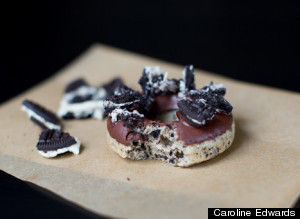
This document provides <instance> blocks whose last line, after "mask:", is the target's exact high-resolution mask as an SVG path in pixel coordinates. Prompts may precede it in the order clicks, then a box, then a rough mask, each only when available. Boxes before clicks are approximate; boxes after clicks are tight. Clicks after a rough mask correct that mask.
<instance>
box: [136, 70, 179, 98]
mask: <svg viewBox="0 0 300 219" xmlns="http://www.w3.org/2000/svg"><path fill="white" fill-rule="evenodd" d="M162 72H163V71H162V69H161V68H160V67H159V66H146V67H145V68H144V71H143V75H142V77H141V78H140V79H139V84H140V85H141V87H142V90H143V94H144V95H146V96H147V97H152V98H153V97H154V96H157V95H164V94H167V93H176V92H177V91H178V85H179V82H178V80H176V79H171V80H170V79H168V73H167V72H166V73H165V75H163V74H162Z"/></svg>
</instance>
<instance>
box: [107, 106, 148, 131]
mask: <svg viewBox="0 0 300 219" xmlns="http://www.w3.org/2000/svg"><path fill="white" fill-rule="evenodd" d="M109 116H110V117H111V121H112V123H116V122H117V121H119V120H122V121H123V122H124V126H126V127H127V128H130V129H133V128H135V127H137V126H138V125H142V123H143V121H144V115H143V114H140V113H139V112H138V111H136V110H133V111H132V112H130V111H128V110H127V109H120V108H117V109H114V110H113V111H112V112H111V113H110V114H109Z"/></svg>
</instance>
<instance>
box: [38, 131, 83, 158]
mask: <svg viewBox="0 0 300 219" xmlns="http://www.w3.org/2000/svg"><path fill="white" fill-rule="evenodd" d="M80 143H81V142H80V141H79V140H78V138H77V137H72V136H70V135H69V134H68V133H64V132H62V131H61V130H50V129H45V130H43V132H42V133H41V134H40V137H39V141H38V143H37V145H36V147H37V149H38V152H39V153H40V154H41V155H42V156H44V157H56V156H57V155H58V154H62V153H65V152H68V151H69V152H72V153H73V154H76V155H77V154H79V150H80Z"/></svg>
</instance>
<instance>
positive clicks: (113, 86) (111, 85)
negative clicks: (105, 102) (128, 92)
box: [102, 78, 124, 98]
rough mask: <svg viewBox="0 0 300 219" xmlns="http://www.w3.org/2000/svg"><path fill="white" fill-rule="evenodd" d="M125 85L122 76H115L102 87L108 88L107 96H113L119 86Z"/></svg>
mask: <svg viewBox="0 0 300 219" xmlns="http://www.w3.org/2000/svg"><path fill="white" fill-rule="evenodd" d="M122 86H124V84H123V81H122V79H121V78H115V79H113V80H112V81H110V82H109V83H107V84H104V85H102V88H104V89H105V90H106V96H107V98H108V97H111V96H112V95H114V92H115V90H116V89H117V88H120V87H122Z"/></svg>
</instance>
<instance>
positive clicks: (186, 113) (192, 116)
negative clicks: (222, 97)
mask: <svg viewBox="0 0 300 219" xmlns="http://www.w3.org/2000/svg"><path fill="white" fill-rule="evenodd" d="M177 105H178V108H179V112H180V114H181V115H182V116H183V117H184V118H185V119H186V120H187V121H188V122H189V123H190V124H191V125H193V126H194V127H196V128H198V127H200V126H203V125H205V124H206V122H207V121H208V120H212V119H213V117H214V115H215V114H216V110H215V108H213V107H212V106H210V105H208V104H205V103H204V102H203V101H201V100H200V99H197V100H195V101H192V100H190V99H187V98H185V99H183V100H180V101H179V102H178V104H177Z"/></svg>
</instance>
